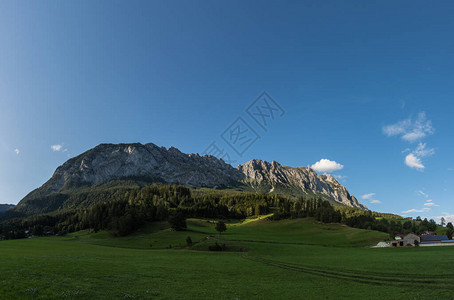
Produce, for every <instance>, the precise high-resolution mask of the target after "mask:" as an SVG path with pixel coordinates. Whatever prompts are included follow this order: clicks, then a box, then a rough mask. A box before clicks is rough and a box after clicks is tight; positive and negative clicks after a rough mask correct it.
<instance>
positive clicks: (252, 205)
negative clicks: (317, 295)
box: [0, 185, 437, 239]
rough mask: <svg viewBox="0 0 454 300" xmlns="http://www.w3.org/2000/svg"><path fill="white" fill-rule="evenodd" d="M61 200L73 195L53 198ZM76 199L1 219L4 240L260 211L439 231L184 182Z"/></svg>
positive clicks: (121, 231) (124, 230)
mask: <svg viewBox="0 0 454 300" xmlns="http://www.w3.org/2000/svg"><path fill="white" fill-rule="evenodd" d="M48 197H49V198H52V199H53V201H55V202H57V203H58V202H60V201H61V199H63V198H64V199H67V198H68V196H67V195H63V194H53V195H50V196H48ZM72 197H73V198H74V199H73V201H74V203H81V202H84V203H85V204H86V203H87V202H88V203H90V204H89V205H88V206H86V207H85V208H65V209H59V210H56V211H54V212H50V213H46V214H36V215H33V216H28V217H20V216H19V217H18V216H15V215H10V216H9V219H6V220H4V221H2V222H1V223H0V237H1V238H2V239H17V238H25V237H27V236H31V235H33V236H43V235H55V234H58V235H64V234H66V233H70V232H75V231H79V230H84V229H90V230H93V231H95V232H96V231H99V230H108V231H111V232H112V233H113V234H115V235H118V236H125V235H128V234H130V233H132V232H134V231H136V230H137V229H139V228H140V227H142V226H143V225H144V224H146V223H149V222H153V221H165V220H167V221H169V223H170V224H171V225H172V228H174V229H175V230H184V229H185V227H186V226H185V222H186V221H185V220H186V218H194V217H196V218H216V219H225V220H228V219H244V218H247V217H251V216H255V215H266V214H271V213H273V215H272V216H270V219H271V220H280V219H288V218H307V217H311V218H315V219H316V220H317V221H319V222H323V223H343V224H346V225H348V226H351V227H355V228H363V229H372V230H379V231H382V232H387V233H389V234H391V235H394V234H397V233H408V232H415V233H420V232H423V231H426V230H431V231H434V230H435V229H436V227H437V224H436V223H435V221H433V220H430V221H428V220H421V221H413V220H411V221H410V220H407V221H405V222H403V221H402V220H401V218H400V217H398V216H396V215H391V214H381V213H376V212H372V211H369V210H361V209H357V208H352V207H345V206H336V207H334V206H332V205H331V204H330V203H329V202H328V201H325V200H322V199H321V198H317V197H315V198H305V197H299V198H297V199H294V198H289V197H286V196H280V195H275V194H253V193H244V192H234V191H221V190H210V189H199V190H193V189H191V188H188V187H185V186H180V185H151V186H145V187H140V188H120V189H119V188H115V189H113V188H106V189H100V190H97V191H95V192H92V193H89V194H84V193H80V194H78V196H76V197H74V196H72Z"/></svg>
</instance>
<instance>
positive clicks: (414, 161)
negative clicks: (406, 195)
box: [405, 153, 425, 171]
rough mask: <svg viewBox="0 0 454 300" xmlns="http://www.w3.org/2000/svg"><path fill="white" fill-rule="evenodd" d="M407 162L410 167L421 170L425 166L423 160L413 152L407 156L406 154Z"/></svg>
mask: <svg viewBox="0 0 454 300" xmlns="http://www.w3.org/2000/svg"><path fill="white" fill-rule="evenodd" d="M405 164H406V165H407V166H409V167H410V168H414V169H417V170H419V171H422V170H424V168H425V167H424V165H423V164H422V162H421V159H420V158H418V157H416V156H415V155H414V154H413V153H410V154H408V155H407V156H405Z"/></svg>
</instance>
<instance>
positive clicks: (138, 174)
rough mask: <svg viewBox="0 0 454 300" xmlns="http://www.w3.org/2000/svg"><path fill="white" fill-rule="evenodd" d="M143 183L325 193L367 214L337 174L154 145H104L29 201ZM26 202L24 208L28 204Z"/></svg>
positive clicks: (62, 170) (67, 167) (64, 169)
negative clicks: (102, 186)
mask: <svg viewBox="0 0 454 300" xmlns="http://www.w3.org/2000/svg"><path fill="white" fill-rule="evenodd" d="M124 179H128V180H140V181H144V182H157V183H167V184H181V185H187V186H191V187H209V188H232V187H240V186H242V187H244V188H245V189H246V190H250V191H256V192H271V193H273V192H274V193H282V194H286V195H294V196H297V195H301V194H302V193H312V194H322V195H325V196H327V197H329V198H331V199H332V200H334V201H335V202H337V203H340V204H343V205H347V206H352V207H358V208H362V209H366V207H365V206H364V205H362V204H361V203H360V202H358V200H356V198H355V197H353V196H351V195H350V194H349V192H348V191H347V189H346V188H345V187H344V186H343V185H341V184H340V183H339V182H338V181H337V180H336V179H335V178H334V177H332V176H331V175H318V174H317V173H316V172H315V171H314V170H312V169H311V168H309V167H297V168H292V167H285V166H281V165H280V164H279V163H277V162H275V161H273V162H271V163H269V162H267V161H262V160H258V159H254V160H251V161H248V162H246V163H244V164H242V165H239V166H238V167H237V168H233V167H232V166H231V165H229V164H226V163H225V162H224V161H223V160H222V159H219V158H216V157H214V156H210V155H204V156H200V155H199V154H185V153H182V152H180V151H179V150H178V149H176V148H173V147H170V148H169V149H166V148H164V147H158V146H156V145H154V144H152V143H149V144H145V145H143V144H139V143H135V144H101V145H98V146H97V147H95V148H93V149H90V150H88V151H86V152H85V153H82V154H81V155H79V156H77V157H75V158H72V159H70V160H68V161H67V162H65V163H64V164H63V165H62V166H60V167H58V168H57V170H56V171H55V172H54V174H53V176H52V177H51V178H50V179H49V180H48V181H47V182H46V183H45V184H44V185H43V186H42V187H40V188H39V189H36V190H35V191H33V192H31V193H30V194H29V195H27V196H26V197H25V198H24V200H32V199H39V198H42V197H45V196H47V195H50V194H52V193H55V192H64V191H71V189H74V188H80V187H90V186H95V185H98V184H103V183H107V182H110V181H112V180H124ZM24 200H23V201H21V203H19V205H18V207H19V208H20V207H21V206H23V205H27V204H26V203H27V201H24Z"/></svg>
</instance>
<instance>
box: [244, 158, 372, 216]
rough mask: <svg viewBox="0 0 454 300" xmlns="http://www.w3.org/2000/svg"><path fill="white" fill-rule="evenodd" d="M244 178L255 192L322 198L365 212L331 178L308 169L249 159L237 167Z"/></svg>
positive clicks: (353, 198) (359, 204)
mask: <svg viewBox="0 0 454 300" xmlns="http://www.w3.org/2000/svg"><path fill="white" fill-rule="evenodd" d="M237 169H238V170H239V171H241V172H242V173H243V174H244V175H245V177H244V179H243V181H244V182H245V183H246V184H247V185H249V186H250V187H251V188H252V189H254V190H255V191H257V192H269V193H272V192H281V193H282V192H283V191H286V192H284V193H286V194H289V193H290V194H292V195H294V196H299V195H302V194H309V193H315V194H317V193H318V194H322V195H325V196H327V197H329V198H331V199H333V200H334V201H335V202H337V203H340V204H343V205H346V206H353V207H358V208H361V209H367V208H366V207H365V206H364V205H363V204H361V203H360V202H359V201H358V200H357V199H356V198H355V197H354V196H351V195H350V193H349V192H348V191H347V189H346V188H345V187H344V186H343V185H341V184H340V183H339V182H338V181H337V180H336V179H335V178H334V177H333V176H331V175H318V174H317V173H316V172H315V171H314V170H313V169H311V168H309V167H297V168H292V167H285V166H281V165H280V164H279V163H278V162H275V161H273V162H271V163H269V162H267V161H262V160H258V159H253V160H251V161H248V162H246V163H244V164H242V165H239V166H238V167H237Z"/></svg>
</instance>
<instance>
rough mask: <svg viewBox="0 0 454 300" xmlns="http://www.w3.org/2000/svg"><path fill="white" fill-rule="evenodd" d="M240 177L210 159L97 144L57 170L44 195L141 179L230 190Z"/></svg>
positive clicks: (141, 147)
mask: <svg viewBox="0 0 454 300" xmlns="http://www.w3.org/2000/svg"><path fill="white" fill-rule="evenodd" d="M242 177H243V176H242V174H241V173H239V172H238V171H237V170H235V169H234V168H232V166H230V165H228V164H226V163H224V161H223V160H222V159H218V158H216V157H214V156H208V155H204V156H200V155H198V154H184V153H182V152H180V151H179V150H178V149H176V148H173V147H170V148H169V149H166V148H164V147H158V146H156V145H154V144H151V143H149V144H145V145H142V144H119V145H113V144H101V145H99V146H97V147H95V148H93V149H92V150H89V151H87V152H85V153H83V154H81V155H79V156H78V157H76V158H73V159H70V160H68V161H67V162H66V163H64V164H63V165H62V166H60V167H58V168H57V170H56V171H55V173H54V175H53V176H52V178H51V179H50V180H49V181H48V182H47V183H46V184H45V185H44V186H43V187H44V188H45V189H46V190H48V192H56V191H59V190H61V189H63V188H71V187H77V186H81V185H88V186H92V185H96V184H100V183H105V182H109V181H111V180H115V179H145V180H148V181H155V182H163V183H169V184H182V185H188V186H194V187H220V186H232V185H235V184H236V183H237V182H238V181H240V180H242Z"/></svg>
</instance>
